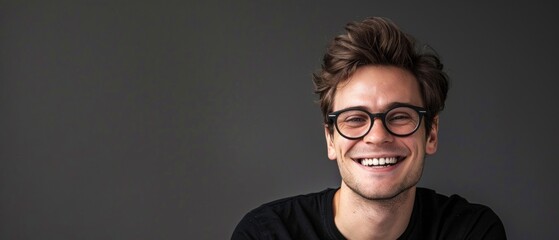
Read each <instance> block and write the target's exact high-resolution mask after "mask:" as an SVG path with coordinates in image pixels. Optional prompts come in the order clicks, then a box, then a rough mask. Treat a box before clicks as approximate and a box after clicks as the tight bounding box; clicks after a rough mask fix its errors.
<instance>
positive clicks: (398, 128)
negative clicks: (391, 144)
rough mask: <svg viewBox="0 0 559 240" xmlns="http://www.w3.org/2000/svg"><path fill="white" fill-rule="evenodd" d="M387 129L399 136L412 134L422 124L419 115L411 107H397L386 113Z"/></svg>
mask: <svg viewBox="0 0 559 240" xmlns="http://www.w3.org/2000/svg"><path fill="white" fill-rule="evenodd" d="M385 124H386V127H387V128H388V129H389V130H390V131H391V132H393V133H394V134H397V135H406V134H410V133H412V132H413V131H415V129H417V127H418V126H419V124H420V116H419V113H418V112H417V111H416V110H414V109H412V108H409V107H397V108H394V109H392V110H390V111H388V112H387V113H386V118H385Z"/></svg>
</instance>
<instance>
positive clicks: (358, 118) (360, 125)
mask: <svg viewBox="0 0 559 240" xmlns="http://www.w3.org/2000/svg"><path fill="white" fill-rule="evenodd" d="M336 126H337V128H338V131H340V133H341V134H342V135H344V136H346V137H350V138H354V137H361V136H362V135H363V134H365V133H366V132H367V131H368V130H369V127H370V126H371V118H370V117H369V114H367V113H366V112H364V111H361V110H350V111H346V112H343V113H340V115H338V119H337V122H336Z"/></svg>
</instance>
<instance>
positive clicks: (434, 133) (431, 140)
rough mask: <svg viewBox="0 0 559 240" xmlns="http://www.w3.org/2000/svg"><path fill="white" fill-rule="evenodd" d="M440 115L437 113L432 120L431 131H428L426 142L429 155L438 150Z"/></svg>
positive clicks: (426, 150)
mask: <svg viewBox="0 0 559 240" xmlns="http://www.w3.org/2000/svg"><path fill="white" fill-rule="evenodd" d="M438 134H439V115H436V116H435V117H434V118H433V121H432V122H431V131H429V132H428V133H427V142H426V143H425V153H427V154H428V155H431V154H434V153H435V152H437V144H438V142H439V137H438Z"/></svg>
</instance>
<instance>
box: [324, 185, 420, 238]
mask: <svg viewBox="0 0 559 240" xmlns="http://www.w3.org/2000/svg"><path fill="white" fill-rule="evenodd" d="M415 189H416V188H415V186H414V187H412V188H410V189H407V190H405V191H404V192H402V193H400V194H398V195H397V196H395V197H394V198H391V199H383V200H370V199H365V198H363V197H361V196H359V195H357V194H356V193H355V192H353V191H352V190H351V189H349V188H348V187H347V186H345V185H344V184H343V183H342V187H341V188H340V189H339V190H338V191H337V192H336V194H335V195H334V206H333V207H334V222H335V223H336V227H338V229H339V230H340V232H341V233H342V234H343V235H344V236H345V237H346V238H347V239H396V238H398V237H399V236H400V235H402V233H404V231H405V230H406V227H407V226H408V223H409V221H410V218H411V214H412V211H413V204H414V201H415Z"/></svg>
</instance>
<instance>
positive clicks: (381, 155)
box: [325, 66, 438, 199]
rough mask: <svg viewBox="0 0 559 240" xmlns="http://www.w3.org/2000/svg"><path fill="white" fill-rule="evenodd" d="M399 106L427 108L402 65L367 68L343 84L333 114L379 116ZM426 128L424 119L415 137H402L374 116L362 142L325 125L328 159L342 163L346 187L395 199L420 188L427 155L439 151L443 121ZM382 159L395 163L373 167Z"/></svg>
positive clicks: (373, 196) (368, 196) (361, 193)
mask: <svg viewBox="0 0 559 240" xmlns="http://www.w3.org/2000/svg"><path fill="white" fill-rule="evenodd" d="M395 103H405V104H411V105H414V106H419V107H425V106H424V105H423V101H422V99H421V93H420V89H419V83H418V82H417V80H416V79H415V77H414V76H413V75H412V74H411V73H409V72H408V71H406V70H403V69H401V68H397V67H391V66H363V67H360V68H358V69H357V71H356V72H355V73H354V74H353V75H352V76H351V77H350V78H349V79H347V80H345V81H344V82H342V83H340V84H338V87H337V89H336V94H335V96H334V102H333V111H338V110H342V109H346V108H350V107H361V108H363V109H365V110H367V111H369V112H371V113H379V112H386V111H387V110H388V108H389V107H390V106H391V105H393V104H395ZM424 124H425V121H424V120H422V123H421V126H420V127H419V129H418V130H417V131H416V132H415V133H414V134H412V135H410V136H406V137H397V136H393V135H391V134H390V133H389V132H387V130H386V129H385V128H384V126H383V124H382V121H381V119H379V118H375V119H374V124H373V127H372V128H371V130H370V131H369V133H368V134H367V135H365V136H364V137H363V138H361V139H357V140H349V139H346V138H344V137H343V136H341V135H340V134H339V133H338V132H337V131H336V130H335V129H334V131H333V133H332V134H330V132H329V130H328V128H327V127H325V134H326V141H327V147H328V158H330V159H331V160H336V161H337V163H338V167H339V169H340V174H341V177H342V186H341V187H342V188H347V189H349V190H351V191H352V192H354V193H356V194H358V195H359V196H361V197H364V198H366V199H390V198H393V197H395V196H397V195H398V194H400V193H402V192H404V191H406V190H408V189H410V188H413V187H415V185H416V184H417V182H418V181H419V179H420V177H421V173H422V170H423V163H424V158H425V155H426V154H433V153H435V152H436V150H437V131H438V117H436V118H435V119H434V121H433V124H432V130H431V131H430V132H426V129H425V126H424ZM383 159H384V162H390V164H386V163H385V165H383V166H379V165H376V166H370V165H371V162H375V161H379V160H380V162H381V163H382V162H383ZM387 159H388V160H387ZM393 162H395V163H393Z"/></svg>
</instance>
